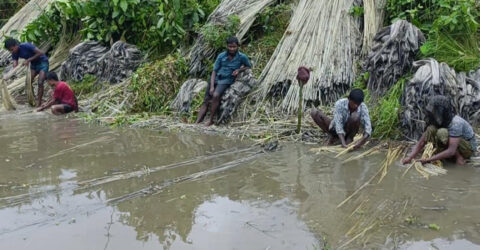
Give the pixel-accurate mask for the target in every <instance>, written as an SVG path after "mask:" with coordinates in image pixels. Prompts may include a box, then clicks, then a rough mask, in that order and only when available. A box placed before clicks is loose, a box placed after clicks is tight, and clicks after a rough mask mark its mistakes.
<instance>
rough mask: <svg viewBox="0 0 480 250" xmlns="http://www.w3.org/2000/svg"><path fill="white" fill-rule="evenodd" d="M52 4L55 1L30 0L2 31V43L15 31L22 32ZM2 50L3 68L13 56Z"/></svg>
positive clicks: (0, 64) (0, 35)
mask: <svg viewBox="0 0 480 250" xmlns="http://www.w3.org/2000/svg"><path fill="white" fill-rule="evenodd" d="M51 2H54V0H30V1H29V2H28V3H27V4H26V5H25V6H23V8H21V9H20V10H19V11H18V12H17V13H16V14H15V15H14V16H12V17H11V18H10V19H9V20H8V22H7V23H6V24H5V25H4V26H3V27H2V28H1V29H0V42H3V40H4V39H5V37H6V36H11V35H13V34H12V32H13V31H17V32H20V31H22V30H23V28H25V26H27V24H29V23H30V22H32V21H33V20H35V19H36V18H37V17H38V16H39V15H40V14H42V12H43V10H44V9H45V8H47V6H48V4H49V3H51ZM0 48H1V49H0V67H3V66H5V65H7V64H8V63H9V61H10V58H11V56H10V52H9V51H7V50H5V49H3V46H0Z"/></svg>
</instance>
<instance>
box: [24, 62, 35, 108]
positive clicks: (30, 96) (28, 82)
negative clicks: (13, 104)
mask: <svg viewBox="0 0 480 250" xmlns="http://www.w3.org/2000/svg"><path fill="white" fill-rule="evenodd" d="M28 69H30V63H29V64H28V65H27V72H26V73H25V92H26V94H27V102H28V104H30V106H32V107H35V104H36V102H35V94H34V92H33V85H32V73H31V72H30V70H28Z"/></svg>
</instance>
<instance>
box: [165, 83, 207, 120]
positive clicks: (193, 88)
mask: <svg viewBox="0 0 480 250" xmlns="http://www.w3.org/2000/svg"><path fill="white" fill-rule="evenodd" d="M207 86H208V83H207V82H206V81H204V80H202V79H189V80H187V81H186V82H184V83H183V84H182V87H181V88H180V91H178V94H177V96H176V97H175V99H174V100H173V101H172V103H171V104H170V108H171V109H172V110H174V111H176V112H183V113H189V112H190V106H191V104H192V101H193V99H194V98H195V97H196V96H197V95H198V94H199V93H200V92H202V91H205V88H206V87H207Z"/></svg>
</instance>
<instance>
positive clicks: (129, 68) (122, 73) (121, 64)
mask: <svg viewBox="0 0 480 250" xmlns="http://www.w3.org/2000/svg"><path fill="white" fill-rule="evenodd" d="M142 61H143V56H142V52H141V51H140V50H139V49H138V48H137V46H135V45H132V44H128V43H125V42H123V41H117V42H116V43H114V44H113V45H112V47H111V48H110V50H109V51H108V52H107V53H105V54H104V55H103V56H102V57H100V58H98V60H97V73H96V75H97V79H98V80H99V81H102V82H109V83H112V84H115V83H119V82H121V81H123V80H124V79H126V78H127V77H129V76H130V75H132V73H133V72H134V71H135V70H137V68H138V66H140V63H142Z"/></svg>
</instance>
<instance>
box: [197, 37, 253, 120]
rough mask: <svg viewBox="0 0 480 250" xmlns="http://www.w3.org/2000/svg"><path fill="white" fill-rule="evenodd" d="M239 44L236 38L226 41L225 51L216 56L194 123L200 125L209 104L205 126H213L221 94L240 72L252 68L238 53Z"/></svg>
mask: <svg viewBox="0 0 480 250" xmlns="http://www.w3.org/2000/svg"><path fill="white" fill-rule="evenodd" d="M238 46H239V42H238V39H237V38H236V37H230V38H228V39H227V51H225V52H223V53H221V54H220V55H218V57H217V60H216V61H215V65H214V67H213V72H212V75H211V76H210V83H209V86H207V89H206V92H205V99H204V100H203V105H202V107H200V110H199V111H198V119H197V122H196V123H201V122H202V121H203V119H204V118H205V114H206V113H207V109H208V104H209V103H211V104H212V107H211V109H210V119H209V120H208V122H207V124H206V126H210V125H212V124H213V118H214V116H215V112H216V111H217V109H218V106H219V105H220V100H221V98H222V95H223V93H224V92H225V90H227V89H228V88H229V87H230V85H232V84H233V83H234V82H235V78H236V77H237V76H238V74H240V73H241V72H243V71H245V70H247V69H249V68H251V67H252V65H251V64H250V60H248V57H247V56H246V55H245V54H243V53H241V52H239V51H238Z"/></svg>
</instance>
